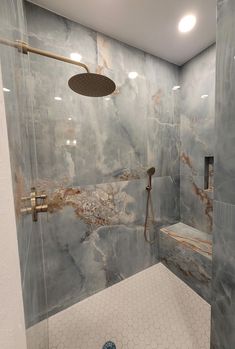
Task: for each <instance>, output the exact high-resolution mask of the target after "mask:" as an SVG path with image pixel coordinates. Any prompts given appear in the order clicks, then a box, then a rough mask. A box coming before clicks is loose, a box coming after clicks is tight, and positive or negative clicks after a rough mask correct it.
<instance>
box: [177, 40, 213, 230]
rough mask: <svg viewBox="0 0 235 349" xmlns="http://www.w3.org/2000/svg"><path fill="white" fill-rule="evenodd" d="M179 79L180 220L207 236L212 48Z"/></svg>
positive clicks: (209, 221)
mask: <svg viewBox="0 0 235 349" xmlns="http://www.w3.org/2000/svg"><path fill="white" fill-rule="evenodd" d="M180 79H181V120H180V139H181V155H180V160H181V162H180V176H181V181H180V197H181V220H182V222H184V223H185V224H188V225H191V226H193V227H194V228H196V229H199V230H201V231H204V232H206V233H211V232H212V223H213V222H212V213H213V193H212V192H208V191H205V190H204V175H205V173H204V170H205V169H204V167H205V165H204V161H205V160H204V159H205V156H213V154H214V118H215V106H214V103H215V45H213V46H211V47H209V48H208V49H206V50H205V51H203V52H202V53H201V54H200V55H198V56H197V57H195V58H193V59H192V60H191V61H189V62H188V63H186V64H185V65H184V66H183V67H182V69H181V76H180ZM203 94H208V95H209V96H208V98H206V99H201V95H203Z"/></svg>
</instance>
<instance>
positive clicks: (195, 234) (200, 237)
mask: <svg viewBox="0 0 235 349" xmlns="http://www.w3.org/2000/svg"><path fill="white" fill-rule="evenodd" d="M159 251H160V260H161V261H162V262H163V263H164V264H165V265H166V266H167V267H168V268H169V269H170V270H171V271H173V272H174V273H175V274H176V275H177V276H178V277H180V278H181V279H182V280H183V281H184V282H186V283H187V284H188V285H189V286H190V287H191V288H192V289H193V290H194V291H196V292H197V293H198V294H199V295H200V296H201V297H203V298H204V299H205V300H206V301H207V302H211V268H212V261H211V256H212V239H211V235H209V234H207V233H203V232H201V231H199V230H197V229H194V228H192V227H190V226H188V225H186V224H183V223H176V224H174V225H171V226H167V227H163V228H161V229H160V236H159Z"/></svg>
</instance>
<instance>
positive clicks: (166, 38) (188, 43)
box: [31, 0, 216, 65]
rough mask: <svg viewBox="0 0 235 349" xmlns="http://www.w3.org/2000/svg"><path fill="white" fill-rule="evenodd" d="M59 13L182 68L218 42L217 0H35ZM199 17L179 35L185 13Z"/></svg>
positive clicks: (34, 1) (36, 2) (33, 0)
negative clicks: (188, 30)
mask: <svg viewBox="0 0 235 349" xmlns="http://www.w3.org/2000/svg"><path fill="white" fill-rule="evenodd" d="M31 2H33V3H35V4H38V5H39V6H41V7H44V8H47V9H49V10H51V11H53V12H55V13H57V14H60V15H62V16H64V17H67V18H69V19H71V20H74V21H76V22H78V23H81V24H83V25H85V26H87V27H90V28H92V29H94V30H97V31H99V32H101V33H104V34H106V35H109V36H111V37H113V38H115V39H118V40H120V41H122V42H124V43H127V44H129V45H132V46H134V47H137V48H139V49H142V50H144V51H146V52H148V53H152V54H153V55H156V56H158V57H161V58H163V59H166V60H168V61H169V62H172V63H175V64H178V65H182V64H184V63H185V62H187V61H188V60H189V59H191V58H192V57H194V56H195V55H196V54H198V53H199V52H201V51H202V50H203V49H205V48H206V47H208V46H210V45H211V44H212V43H214V42H215V37H216V35H215V33H216V0H32V1H31ZM190 13H193V14H195V15H196V16H197V24H196V27H195V28H194V29H193V30H192V31H191V32H189V33H185V34H182V33H179V32H178V28H177V26H178V22H179V20H180V19H181V17H182V16H184V15H185V14H190Z"/></svg>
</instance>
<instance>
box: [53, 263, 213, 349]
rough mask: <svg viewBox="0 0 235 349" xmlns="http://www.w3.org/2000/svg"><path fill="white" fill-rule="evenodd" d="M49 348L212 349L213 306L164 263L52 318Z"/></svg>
mask: <svg viewBox="0 0 235 349" xmlns="http://www.w3.org/2000/svg"><path fill="white" fill-rule="evenodd" d="M49 339H50V341H49V342H50V349H102V347H103V345H104V343H105V342H107V341H112V342H114V343H115V344H116V348H117V349H144V348H148V349H209V347H210V306H209V304H207V303H206V302H205V301H204V300H203V299H202V298H201V297H199V296H198V295H197V294H196V293H195V292H194V291H193V290H192V289H191V288H189V287H188V286H187V285H186V284H185V283H184V282H182V281H181V280H180V279H179V278H177V277H176V276H175V275H174V274H173V273H172V272H170V271H169V270H168V269H167V268H166V267H165V266H164V265H162V264H161V263H159V264H157V265H154V266H152V267H150V268H148V269H146V270H144V271H142V272H140V273H138V274H136V275H134V276H132V277H130V278H128V279H126V280H124V281H122V282H119V283H118V284H116V285H114V286H112V287H109V288H107V289H105V290H103V291H101V292H99V293H97V294H95V295H93V296H91V297H89V298H87V299H85V300H83V301H82V302H80V303H77V304H75V305H73V306H72V307H70V308H68V309H66V310H64V311H62V312H60V313H58V314H56V315H54V316H52V317H51V318H50V319H49Z"/></svg>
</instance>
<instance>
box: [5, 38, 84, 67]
mask: <svg viewBox="0 0 235 349" xmlns="http://www.w3.org/2000/svg"><path fill="white" fill-rule="evenodd" d="M0 44H3V45H6V46H11V47H15V48H18V50H20V51H21V52H23V53H25V54H28V52H31V53H35V54H37V55H41V56H45V57H49V58H53V59H56V60H57V61H62V62H66V63H70V64H74V65H77V66H79V67H82V68H84V69H85V70H86V71H87V73H90V71H89V69H88V67H87V66H86V64H84V63H81V62H77V61H74V60H73V59H70V58H67V57H64V56H60V55H57V54H55V53H51V52H49V51H44V50H40V49H38V48H35V47H32V46H30V45H28V44H27V43H26V42H24V41H20V40H17V41H15V42H14V41H10V40H6V39H3V38H0Z"/></svg>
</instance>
